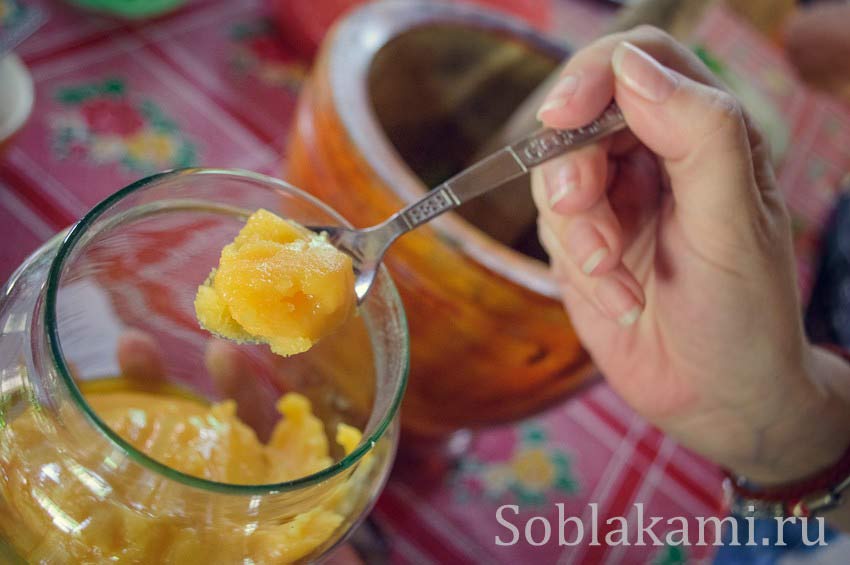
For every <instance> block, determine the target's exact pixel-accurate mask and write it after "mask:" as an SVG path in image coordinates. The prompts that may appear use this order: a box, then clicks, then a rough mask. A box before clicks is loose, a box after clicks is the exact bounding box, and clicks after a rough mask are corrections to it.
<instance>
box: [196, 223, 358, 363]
mask: <svg viewBox="0 0 850 565" xmlns="http://www.w3.org/2000/svg"><path fill="white" fill-rule="evenodd" d="M355 304H356V299H355V295H354V271H353V270H352V263H351V257H350V256H348V255H347V254H345V253H343V252H342V251H340V250H338V249H337V248H336V247H334V246H333V245H332V244H331V243H330V242H329V241H328V240H327V238H325V237H323V236H321V235H319V234H316V233H314V232H312V231H310V230H308V229H307V228H305V227H303V226H300V225H298V224H296V223H294V222H288V221H286V220H283V219H282V218H279V217H278V216H276V215H274V214H272V213H271V212H268V211H266V210H257V211H256V212H254V213H253V214H252V215H251V216H250V217H249V218H248V221H247V223H246V224H245V226H244V227H243V228H242V230H241V231H240V232H239V234H238V235H237V236H236V239H235V240H234V241H233V243H231V244H229V245H227V246H225V248H224V249H222V251H221V259H220V261H219V265H218V268H217V269H215V270H214V271H213V272H212V273H211V274H210V276H209V278H208V279H207V281H206V282H205V283H204V284H203V285H202V286H201V287H200V288H199V289H198V293H197V296H196V297H195V312H196V314H197V316H198V321H199V322H200V323H201V326H202V327H203V328H205V329H206V330H208V331H210V332H212V333H214V334H217V335H219V336H221V337H225V338H228V339H233V340H236V341H253V342H262V343H268V344H269V346H270V347H271V349H272V351H273V352H275V353H277V354H278V355H284V356H287V355H293V354H295V353H301V352H303V351H307V350H308V349H310V347H311V346H312V345H313V344H314V343H315V342H316V341H318V340H319V339H320V338H322V337H324V336H325V335H327V334H329V333H331V332H333V331H334V330H336V329H337V328H339V327H340V326H341V325H342V324H343V322H345V320H347V319H348V317H349V316H350V315H351V313H352V312H353V310H354V307H355Z"/></svg>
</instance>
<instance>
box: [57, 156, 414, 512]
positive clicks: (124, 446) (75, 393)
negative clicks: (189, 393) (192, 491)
mask: <svg viewBox="0 0 850 565" xmlns="http://www.w3.org/2000/svg"><path fill="white" fill-rule="evenodd" d="M189 174H224V175H231V176H236V177H242V178H249V179H252V180H256V181H260V182H263V183H269V184H273V185H276V186H278V187H280V188H282V189H284V190H286V191H294V192H295V193H296V194H297V195H298V196H299V197H300V198H304V199H305V200H307V201H308V202H310V203H311V204H314V205H316V206H318V207H319V208H323V209H327V210H330V212H331V215H333V216H336V218H337V219H338V220H339V221H340V222H341V223H343V224H345V223H347V222H345V220H344V219H343V218H342V217H341V216H340V215H339V214H338V213H337V212H336V211H335V210H333V209H332V208H330V207H329V206H328V205H327V204H325V203H323V202H322V201H320V200H319V199H317V198H315V197H314V196H312V195H310V194H307V193H306V192H304V191H302V190H301V189H298V188H295V187H294V186H291V185H289V184H287V183H286V182H284V181H282V180H280V179H276V178H274V177H270V176H268V175H263V174H261V173H255V172H252V171H246V170H242V169H213V168H183V169H173V170H170V171H165V172H162V173H157V174H154V175H151V176H148V177H145V178H143V179H141V180H138V181H136V182H134V183H132V184H130V185H128V186H126V187H124V188H122V189H120V190H118V191H117V192H115V193H113V194H111V195H110V196H108V197H107V198H105V199H104V200H102V201H100V202H99V203H98V204H96V205H95V206H94V208H92V209H91V210H90V211H89V212H88V213H87V214H86V215H85V216H83V218H82V219H81V220H79V221H78V222H77V223H75V224H74V225H73V226H71V228H70V229H69V230H68V233H67V234H66V236H65V238H64V240H63V241H62V243H61V245H60V246H59V250H58V251H57V253H56V257H54V259H53V262H52V264H51V266H50V271H49V273H48V277H47V289H46V296H45V309H44V317H45V328H46V331H47V335H48V342H49V347H50V356H51V359H52V361H53V364H54V365H55V366H56V367H57V369H58V370H59V374H60V376H61V377H62V381H63V383H64V384H65V386H66V387H67V389H68V391H69V393H70V394H71V398H73V399H74V401H75V402H76V403H77V406H79V407H80V408H81V409H82V411H83V413H84V414H85V416H86V417H87V418H88V420H89V421H90V422H91V423H92V424H94V426H95V427H96V428H97V429H98V430H100V432H102V433H103V434H104V435H105V436H106V437H107V438H109V440H111V441H112V443H113V444H115V445H116V446H117V447H118V448H119V449H121V451H123V452H124V453H126V454H127V456H128V457H129V458H130V459H131V460H133V461H134V462H136V463H138V464H140V465H142V466H143V467H145V468H147V469H149V470H152V471H154V472H157V473H160V474H162V475H164V476H165V477H166V478H169V479H171V480H174V481H177V482H180V483H183V484H186V485H188V486H190V487H195V488H201V489H204V490H207V491H212V492H221V493H226V494H244V495H257V494H275V493H279V492H290V491H294V490H298V489H301V488H305V487H309V486H312V485H315V484H318V483H321V482H323V481H326V480H327V479H330V478H331V477H333V476H335V475H337V474H339V473H341V472H342V471H345V470H346V469H348V468H349V467H351V466H352V465H353V464H354V463H356V462H357V461H359V460H360V459H361V458H362V457H363V456H364V455H365V454H366V453H368V452H369V451H370V450H371V449H372V448H373V447H374V446H375V444H377V442H378V440H380V439H381V437H382V436H383V435H384V432H385V431H386V430H387V427H389V425H390V422H392V420H393V418H395V416H396V414H397V413H398V409H399V405H400V404H401V400H402V397H403V396H404V392H405V389H406V388H407V377H408V373H409V371H410V332H409V330H408V326H407V316H406V314H405V311H404V306H403V304H402V301H401V297H400V296H399V294H398V290H397V289H396V287H395V283H394V282H393V281H392V279H391V278H390V277H389V276H387V280H388V282H389V283H390V284H389V290H390V297H391V300H392V301H393V302H395V303H396V304H397V310H398V313H399V322H400V324H401V326H402V330H403V331H402V334H403V338H402V349H403V351H402V352H401V353H402V355H403V357H402V358H403V359H404V367H403V368H402V374H401V379H400V383H399V387H398V390H397V392H396V396H395V398H394V399H393V401H392V404H391V405H390V409H389V411H388V412H387V414H386V416H385V417H384V419H383V420H382V421H381V422H380V423H379V424H378V426H377V428H376V429H375V431H374V433H372V435H371V436H369V438H368V439H367V440H365V441H364V440H361V444H360V445H359V446H358V447H357V448H356V449H355V450H354V451H352V452H351V453H349V454H348V455H346V456H345V457H343V458H342V459H340V460H339V461H337V462H336V463H334V464H333V465H331V466H330V467H326V468H325V469H322V470H321V471H319V472H317V473H313V474H312V475H307V476H306V477H301V478H300V479H295V480H292V481H286V482H283V483H275V484H268V485H234V484H230V483H221V482H217V481H209V480H206V479H201V478H199V477H194V476H192V475H187V474H186V473H181V472H180V471H177V470H175V469H172V468H171V467H168V466H167V465H163V464H162V463H160V462H158V461H156V460H155V459H153V458H151V457H148V456H147V455H145V454H144V453H142V452H141V451H139V450H137V449H136V448H134V447H133V446H132V445H130V444H129V443H127V442H126V441H125V440H124V439H123V438H121V436H119V435H118V434H116V433H115V432H114V431H113V430H112V429H111V428H110V427H109V426H107V425H106V423H104V422H103V421H102V420H101V419H100V418H99V417H98V416H97V414H95V413H94V412H93V411H92V410H91V407H90V406H89V404H88V403H87V402H86V400H85V398H84V397H83V394H82V392H81V391H80V388H79V387H78V386H77V383H76V381H74V379H73V377H72V376H71V373H70V372H69V370H68V366H67V365H66V363H65V358H64V356H63V355H62V348H61V346H60V344H59V331H58V327H57V317H56V298H57V293H58V291H59V280H60V278H61V275H62V267H63V266H64V264H65V259H66V258H67V257H68V254H69V253H70V251H71V250H72V249H73V248H74V244H75V243H76V242H77V241H78V240H79V239H80V237H81V236H82V235H83V234H84V233H85V232H86V229H87V228H88V227H89V226H90V225H91V224H92V223H93V222H94V221H95V220H97V219H98V218H99V217H100V216H101V215H102V214H103V213H104V212H106V211H107V210H109V208H111V207H112V206H113V205H114V204H115V203H117V202H119V201H120V200H121V199H123V198H125V197H126V196H128V195H130V194H132V193H134V192H135V191H137V190H139V189H141V188H143V187H145V186H147V185H149V184H152V183H155V182H160V181H162V180H164V179H166V178H168V177H172V176H180V175H189ZM381 269H382V270H384V267H381ZM384 273H385V274H387V273H386V271H384Z"/></svg>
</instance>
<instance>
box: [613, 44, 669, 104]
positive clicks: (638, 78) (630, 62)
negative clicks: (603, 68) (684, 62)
mask: <svg viewBox="0 0 850 565" xmlns="http://www.w3.org/2000/svg"><path fill="white" fill-rule="evenodd" d="M611 64H612V66H613V67H614V74H616V75H617V78H618V79H620V80H621V81H622V82H623V83H625V85H626V86H627V87H628V88H630V89H631V90H633V91H634V92H635V93H636V94H637V95H639V96H641V97H643V98H645V99H647V100H649V101H650V102H655V103H660V102H664V101H665V100H667V99H668V98H669V97H670V95H671V94H673V92H674V91H675V90H676V86H677V84H678V82H679V79H678V77H677V76H676V75H675V74H673V73H672V72H671V71H670V70H669V69H667V68H666V67H664V66H663V65H662V64H661V63H659V62H658V61H656V60H655V59H653V58H652V57H651V56H649V54H647V53H646V52H645V51H643V50H641V49H638V48H637V47H635V46H634V45H632V44H631V43H629V42H628V41H623V42H622V43H620V44H619V45H618V46H617V48H616V49H615V50H614V55H613V56H612V57H611Z"/></svg>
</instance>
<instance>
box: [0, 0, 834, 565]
mask: <svg viewBox="0 0 850 565" xmlns="http://www.w3.org/2000/svg"><path fill="white" fill-rule="evenodd" d="M390 4H392V6H391V5H390ZM642 23H649V24H652V25H656V26H659V27H662V28H664V29H666V30H668V31H669V32H670V33H672V34H673V35H674V36H676V37H677V38H678V39H680V40H681V41H683V42H685V43H686V44H687V45H689V46H691V47H692V48H693V49H694V50H695V52H697V53H698V54H699V56H700V57H701V58H702V59H703V60H704V61H705V62H706V64H708V65H709V67H710V68H711V69H712V70H713V71H715V72H716V73H717V74H718V75H719V76H720V77H721V78H722V79H723V80H724V81H725V83H726V84H727V85H728V86H729V88H730V89H731V90H732V91H733V92H734V93H735V94H736V95H738V96H739V97H740V98H741V99H742V100H743V102H744V105H745V106H746V107H747V109H748V110H749V112H750V113H751V114H752V115H753V117H754V118H755V119H756V121H757V122H758V123H759V124H760V125H761V127H762V128H763V129H764V130H765V132H766V133H767V136H768V138H769V139H770V142H771V147H772V155H773V159H774V163H775V165H776V167H777V172H778V178H779V183H780V186H781V187H782V190H783V193H784V194H785V196H786V199H787V202H788V205H789V207H790V209H791V212H792V217H793V222H794V234H795V249H796V253H797V259H798V266H799V271H798V272H799V282H800V289H801V293H802V294H803V296H804V298H805V302H806V303H807V304H808V307H807V326H808V329H809V332H810V334H811V335H812V337H813V339H816V340H818V341H830V342H834V343H840V344H843V345H845V346H850V305H848V302H850V277H848V275H850V237H849V236H850V231H849V230H848V225H850V204H848V203H846V202H845V199H844V193H845V191H846V189H848V188H850V177H848V174H850V33H848V31H847V30H848V29H850V4H848V3H846V2H835V1H832V2H830V1H823V2H798V1H795V0H750V1H746V0H726V1H719V0H718V1H713V0H679V1H673V0H635V1H625V0H624V1H621V2H615V1H602V0H599V1H597V0H468V1H464V0H455V1H442V2H438V1H436V0H435V1H430V2H429V1H422V2H413V1H409V2H404V3H402V4H399V3H394V2H391V3H375V2H365V1H357V0H309V1H305V0H207V1H201V0H197V1H185V0H148V1H144V2H142V1H133V0H67V1H59V0H56V1H49V0H0V280H6V279H7V278H8V277H9V276H10V275H11V274H12V272H13V271H14V269H15V268H16V267H17V266H18V265H19V264H20V263H21V262H22V261H23V260H24V259H25V258H26V257H27V256H28V255H29V254H30V253H32V252H33V251H34V250H35V249H37V248H38V246H40V245H41V244H42V243H43V242H44V241H46V240H47V239H48V238H50V237H51V236H52V235H54V234H55V233H57V232H58V231H60V230H62V229H64V228H66V227H67V226H68V225H70V224H71V223H72V222H74V221H76V220H77V219H78V218H79V217H81V216H82V215H83V214H85V212H86V211H87V210H88V209H89V208H91V207H92V206H93V205H94V204H95V203H97V202H98V201H100V200H102V199H103V198H104V197H106V196H107V195H109V194H110V193H112V192H114V191H115V190H117V189H119V188H121V187H123V186H126V185H127V184H129V183H131V182H133V181H135V180H137V179H139V178H141V177H143V176H146V175H148V174H151V173H153V172H156V171H160V170H164V169H170V168H177V167H192V166H212V167H236V168H244V169H250V170H254V171H259V172H263V173H266V174H270V175H273V176H277V177H281V178H284V179H286V180H289V181H291V182H293V184H295V185H296V186H298V187H300V188H304V189H305V190H308V191H309V192H312V193H314V194H316V195H317V196H319V197H320V198H322V199H323V200H325V201H326V202H328V203H329V204H330V205H331V206H333V207H335V208H336V209H337V210H339V211H340V212H341V213H342V214H343V215H344V216H346V217H347V218H348V219H350V220H351V221H352V223H354V224H355V225H357V226H366V225H371V224H373V223H376V222H377V221H380V220H381V219H383V218H384V217H386V216H387V215H389V214H390V213H391V212H392V211H394V210H395V209H397V208H398V207H400V206H401V205H403V204H404V203H405V202H407V201H411V200H412V199H413V198H414V197H415V195H416V194H419V193H421V191H422V190H425V189H426V188H427V186H430V185H433V184H434V183H436V182H439V181H440V180H443V179H445V178H446V177H447V176H449V175H450V174H451V173H452V172H454V171H456V170H458V169H459V168H460V167H462V166H464V165H466V164H468V163H469V162H471V161H472V160H474V159H475V158H476V156H479V155H481V154H482V153H483V152H485V151H487V150H488V148H494V147H497V146H498V144H499V143H501V142H504V141H506V140H508V139H510V138H513V137H517V136H518V135H520V134H522V133H525V132H527V131H530V130H532V129H534V128H535V127H537V126H536V122H535V120H534V110H535V109H536V105H537V102H539V99H540V93H541V92H543V90H544V89H545V85H546V84H547V82H546V81H547V80H549V79H548V77H551V76H552V73H555V72H557V69H558V66H559V64H560V62H561V61H562V60H563V59H564V58H565V57H567V56H568V55H569V53H570V52H572V51H574V50H575V49H577V48H580V47H581V46H583V45H585V44H587V43H588V42H590V41H593V40H594V39H595V38H597V37H599V36H601V35H604V34H605V33H608V32H610V31H616V30H621V29H627V28H629V27H632V26H634V25H638V24H642ZM533 225H534V211H533V206H531V203H530V200H529V198H528V189H527V186H514V187H510V188H509V189H506V190H502V191H499V192H498V193H496V194H495V195H494V196H493V197H492V198H490V197H488V198H487V199H484V200H482V201H481V202H478V203H476V204H475V205H474V206H472V207H466V208H465V209H463V210H461V211H460V212H459V213H458V214H451V215H449V216H447V217H446V218H441V219H440V221H438V222H436V223H435V224H434V225H433V226H429V227H427V228H424V229H422V230H420V231H418V232H417V233H415V234H411V235H410V236H408V237H409V239H408V238H405V239H404V240H402V241H401V242H399V244H398V246H397V248H394V249H393V251H392V252H391V253H390V255H389V256H388V259H387V264H388V267H389V268H390V270H391V273H392V274H393V277H394V279H395V280H396V282H397V283H398V285H399V287H400V290H401V292H402V297H403V299H404V302H405V308H406V310H407V312H408V317H409V320H410V325H411V333H412V340H413V342H412V346H413V351H412V367H411V380H410V388H409V392H408V397H407V398H406V400H405V404H404V408H403V412H402V418H403V426H404V434H403V436H402V448H401V449H402V452H401V457H400V460H399V462H398V464H397V466H396V471H395V474H394V476H393V478H392V480H391V482H390V485H389V486H388V488H387V490H386V492H385V493H384V495H383V496H382V498H381V499H380V501H379V503H378V506H377V508H376V510H375V511H374V513H373V516H372V519H371V520H370V521H369V523H367V524H366V525H365V526H364V527H363V529H362V530H361V531H360V532H359V534H358V535H357V536H356V538H355V546H356V547H357V548H358V550H359V551H360V552H361V555H362V556H364V557H366V558H367V560H368V561H370V562H372V561H375V560H390V561H392V562H394V563H430V562H440V563H476V562H482V561H488V562H505V563H507V562H541V563H554V562H562V563H573V562H587V563H599V562H611V563H620V562H623V563H631V562H654V563H665V564H669V563H686V562H697V561H698V560H704V559H710V558H712V556H713V549H712V548H710V547H695V548H680V547H668V548H653V547H634V546H633V547H615V548H607V547H604V546H600V547H578V548H572V549H571V551H569V552H563V549H564V548H558V547H557V545H556V544H552V545H548V546H545V547H539V548H535V547H530V546H522V545H517V546H514V547H508V548H497V547H496V546H494V545H493V543H492V542H493V537H494V535H497V534H499V533H500V532H501V531H502V530H500V529H499V526H498V524H497V523H496V522H495V520H494V519H493V516H494V515H495V510H496V508H498V507H499V506H501V505H502V504H506V503H508V504H519V505H520V506H521V507H522V508H523V510H524V511H527V512H528V514H529V515H550V517H555V516H556V510H555V508H554V506H553V504H554V503H555V502H564V503H565V505H566V508H567V512H568V513H570V512H571V513H572V514H570V515H578V516H580V517H581V518H582V519H583V520H588V519H589V517H588V515H587V510H586V508H587V507H586V505H587V503H588V502H596V503H597V504H598V505H599V506H598V507H599V513H600V522H604V518H605V517H606V516H614V515H623V513H625V515H627V516H628V512H629V510H628V509H629V508H631V505H632V504H633V503H634V502H642V503H644V504H645V506H646V512H647V514H648V515H652V516H662V517H667V516H688V517H691V518H693V517H695V516H710V515H718V516H721V515H723V514H724V508H723V503H722V500H721V489H720V479H721V475H720V473H719V471H718V470H717V469H715V468H714V467H713V466H712V465H710V464H708V463H706V462H705V461H703V460H701V459H700V458H698V457H697V456H695V455H693V454H692V453H690V452H688V451H686V450H684V449H682V448H681V447H679V446H678V445H676V443H675V442H674V441H673V440H671V439H670V438H667V437H665V436H663V435H662V434H661V433H660V432H659V431H657V430H656V429H654V428H652V427H651V426H650V425H648V424H647V423H645V422H644V421H643V420H642V419H640V418H639V417H638V416H636V415H635V414H634V413H632V411H631V410H630V409H628V408H627V407H626V406H625V405H624V404H623V403H622V402H621V401H620V400H619V399H618V398H617V397H616V396H615V395H614V394H613V393H612V392H611V391H610V389H608V388H607V387H606V386H605V385H604V384H603V383H602V382H601V380H600V379H599V378H598V375H596V373H595V371H594V370H593V367H592V366H591V364H590V361H589V358H588V357H587V355H586V354H585V353H584V352H583V351H582V350H581V347H580V344H579V343H578V340H577V338H576V337H575V335H574V334H573V332H572V330H571V329H570V326H569V321H568V320H567V319H566V316H565V315H564V314H563V313H562V311H561V309H560V305H559V304H558V303H557V300H556V299H555V296H554V292H553V290H552V286H551V284H550V282H549V281H548V277H547V274H546V265H545V262H546V258H545V254H542V250H541V249H540V247H539V244H538V243H537V242H536V238H535V235H534V229H533ZM141 260H143V259H141ZM149 267H152V269H153V270H155V265H149ZM144 271H145V270H144V269H140V275H139V276H145V275H144ZM169 292H170V289H169V287H168V283H167V281H162V280H157V279H156V277H152V278H151V281H150V293H151V294H150V296H147V297H141V299H148V300H151V302H152V304H153V303H155V302H156V301H155V297H156V296H157V295H160V296H162V295H165V296H167V295H168V293H169ZM192 330H193V331H194V330H197V328H192ZM555 519H556V518H555ZM555 523H557V522H555ZM662 533H663V532H662ZM602 535H604V532H600V536H602ZM835 546H836V547H838V548H840V547H841V544H840V543H838V542H836V544H835ZM838 562H841V561H840V560H839V561H838Z"/></svg>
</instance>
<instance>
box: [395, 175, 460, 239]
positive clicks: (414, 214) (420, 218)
mask: <svg viewBox="0 0 850 565" xmlns="http://www.w3.org/2000/svg"><path fill="white" fill-rule="evenodd" d="M458 205H460V200H458V198H457V196H455V193H454V192H452V189H451V188H450V187H449V186H448V185H447V184H443V185H440V186H438V187H437V188H435V189H434V190H432V191H431V192H429V193H428V196H426V197H425V198H423V199H422V200H420V201H419V202H416V203H415V204H413V205H412V206H410V207H409V208H405V209H404V210H402V212H401V216H402V218H404V221H405V222H406V223H407V229H413V228H415V227H416V226H419V225H421V224H424V223H425V222H427V221H428V220H430V219H431V218H434V217H436V216H439V215H440V214H442V213H443V212H445V211H446V210H450V209H451V208H454V207H456V206H458Z"/></svg>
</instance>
